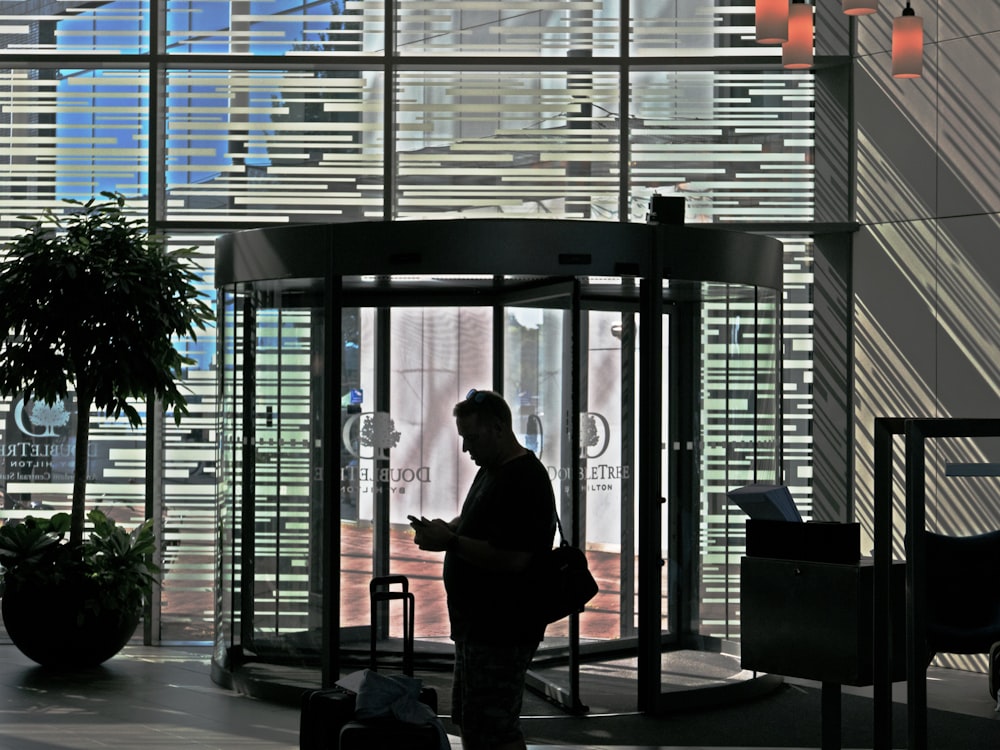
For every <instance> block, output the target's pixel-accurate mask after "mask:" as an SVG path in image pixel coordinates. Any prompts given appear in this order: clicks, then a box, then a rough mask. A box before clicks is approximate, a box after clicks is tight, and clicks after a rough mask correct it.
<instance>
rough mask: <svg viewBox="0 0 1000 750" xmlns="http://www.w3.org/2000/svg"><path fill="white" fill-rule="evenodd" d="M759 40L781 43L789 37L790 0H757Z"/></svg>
mask: <svg viewBox="0 0 1000 750" xmlns="http://www.w3.org/2000/svg"><path fill="white" fill-rule="evenodd" d="M756 20H757V41H758V42H759V43H760V44H779V43H781V42H784V41H785V40H787V39H788V0H757V6H756Z"/></svg>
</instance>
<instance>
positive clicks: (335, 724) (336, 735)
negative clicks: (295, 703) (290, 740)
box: [299, 686, 357, 750]
mask: <svg viewBox="0 0 1000 750" xmlns="http://www.w3.org/2000/svg"><path fill="white" fill-rule="evenodd" d="M356 700H357V695H356V694H355V693H353V692H351V691H350V690H345V689H344V688H341V687H336V686H335V687H332V688H321V689H319V690H307V691H306V692H304V693H303V694H302V709H301V711H300V712H299V750H337V746H338V743H339V742H340V730H341V729H343V727H344V725H345V724H347V722H349V721H351V720H352V719H353V718H354V707H355V704H356Z"/></svg>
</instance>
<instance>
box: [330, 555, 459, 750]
mask: <svg viewBox="0 0 1000 750" xmlns="http://www.w3.org/2000/svg"><path fill="white" fill-rule="evenodd" d="M394 585H398V586H399V589H394V588H393V586H394ZM370 589H371V611H372V614H371V654H370V658H371V666H370V670H371V671H372V672H377V669H378V612H379V609H380V607H379V604H380V603H381V602H390V603H391V602H393V601H400V602H401V603H402V607H403V657H402V672H403V675H405V676H406V677H408V678H412V677H413V624H414V611H413V610H414V597H413V593H412V592H411V591H410V590H409V581H408V580H407V579H406V577H405V576H401V575H394V576H381V577H376V578H373V579H372V582H371V587H370ZM419 701H420V703H423V704H424V705H425V706H427V707H428V710H427V714H428V720H427V721H426V722H424V723H420V724H417V723H411V722H408V721H401V720H400V719H398V718H395V717H394V716H391V715H388V713H387V715H384V716H375V717H372V718H361V717H356V718H354V719H353V720H352V721H349V722H347V723H346V724H344V726H343V728H342V729H341V730H340V750H377V749H378V748H387V749H388V748H392V750H441V748H442V746H445V747H446V746H447V740H446V738H445V735H444V730H443V729H442V728H441V725H440V722H439V721H437V720H436V714H437V705H438V701H437V692H436V691H435V690H434V688H431V687H426V686H421V687H420V691H419ZM363 702H364V700H363V699H362V703H363ZM361 707H362V706H361V705H359V706H358V708H359V709H360V708H361Z"/></svg>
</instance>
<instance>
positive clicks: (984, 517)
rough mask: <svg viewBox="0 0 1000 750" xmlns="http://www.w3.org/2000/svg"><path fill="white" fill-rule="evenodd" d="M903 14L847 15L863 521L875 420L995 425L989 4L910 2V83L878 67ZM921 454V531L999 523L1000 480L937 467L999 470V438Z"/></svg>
mask: <svg viewBox="0 0 1000 750" xmlns="http://www.w3.org/2000/svg"><path fill="white" fill-rule="evenodd" d="M902 5H903V3H896V2H892V3H882V6H883V7H882V9H881V10H880V12H879V13H878V14H877V15H876V16H869V17H865V18H862V19H860V20H859V21H858V22H857V28H858V54H857V57H856V58H855V61H854V98H853V109H854V114H855V127H856V131H855V135H856V139H857V151H856V158H857V162H856V169H857V171H856V174H857V185H856V217H857V220H858V221H859V222H860V223H861V225H862V226H861V230H860V231H859V232H858V234H857V235H856V237H855V242H854V249H853V254H852V283H853V315H854V324H853V336H854V341H853V346H854V357H855V359H854V371H853V377H854V404H853V414H854V441H855V453H854V461H855V464H854V492H855V514H856V517H857V518H858V520H860V521H862V523H863V524H865V525H867V524H869V522H870V517H871V489H872V478H871V468H872V467H871V462H872V449H871V437H872V426H873V420H874V419H875V418H876V417H878V416H899V417H909V416H914V417H918V416H919V417H1000V2H996V0H987V1H986V2H978V1H976V2H973V1H971V0H937V1H936V2H935V1H934V0H917V1H916V2H913V3H912V5H913V7H914V10H916V12H917V14H918V15H920V16H922V17H923V19H924V33H925V48H924V75H923V77H922V78H919V79H912V80H896V79H893V78H892V76H891V74H890V53H889V50H890V48H891V41H890V40H891V25H892V16H894V15H898V13H899V8H900V7H902ZM928 448H929V458H930V464H929V468H928V472H927V481H928V503H927V510H928V520H927V523H928V527H929V528H933V529H935V530H939V531H944V532H947V533H952V534H966V533H974V532H979V531H983V530H986V529H989V528H1000V478H989V479H982V478H981V479H960V478H945V477H944V476H943V474H944V472H943V469H944V464H945V463H947V462H953V461H992V462H998V461H1000V440H997V441H982V440H981V441H979V442H978V443H973V442H972V441H968V440H948V441H939V442H938V443H936V444H935V445H934V446H931V445H929V446H928ZM896 453H897V455H900V454H901V453H902V449H901V445H900V446H899V447H898V448H897V450H896ZM901 472H902V462H901V457H900V461H899V462H898V475H900V476H901ZM901 492H902V485H901V484H898V491H897V493H896V494H897V501H896V502H897V506H896V507H897V513H896V514H895V516H896V518H897V519H899V518H901V516H902V505H901V502H900V501H901ZM896 543H897V548H901V545H902V533H901V531H897V540H896Z"/></svg>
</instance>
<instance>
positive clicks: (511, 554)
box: [413, 518, 532, 573]
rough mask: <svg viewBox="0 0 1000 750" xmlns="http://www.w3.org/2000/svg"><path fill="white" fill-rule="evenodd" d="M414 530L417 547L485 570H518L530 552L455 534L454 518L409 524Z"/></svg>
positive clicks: (456, 522)
mask: <svg viewBox="0 0 1000 750" xmlns="http://www.w3.org/2000/svg"><path fill="white" fill-rule="evenodd" d="M413 526H414V529H415V530H416V532H417V536H416V539H415V540H414V541H416V543H417V546H418V547H420V549H424V550H428V551H431V552H443V551H444V550H448V551H449V552H454V553H455V554H456V555H458V556H459V557H461V558H462V559H464V560H468V561H469V562H471V563H472V564H473V565H478V566H480V567H482V568H486V569H487V570H502V571H509V572H511V573H520V572H521V571H522V570H524V569H525V568H527V567H528V563H530V562H531V557H532V555H531V553H530V552H525V551H524V550H513V549H499V548H498V547H494V546H493V545H492V544H490V543H489V542H488V541H486V540H485V539H472V538H471V537H467V536H460V535H459V534H457V533H456V531H455V530H456V529H457V528H458V519H457V518H456V519H454V520H453V521H451V522H448V521H445V520H444V519H442V518H435V519H434V520H432V521H427V522H426V523H421V524H413Z"/></svg>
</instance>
